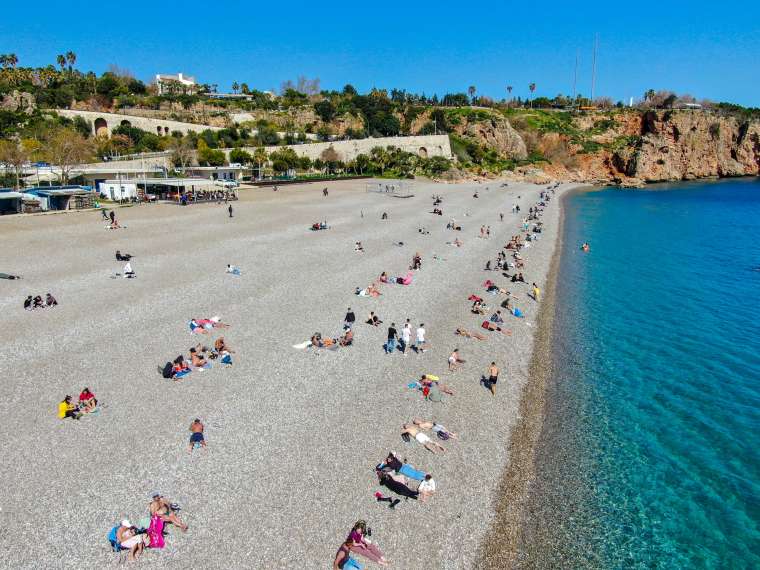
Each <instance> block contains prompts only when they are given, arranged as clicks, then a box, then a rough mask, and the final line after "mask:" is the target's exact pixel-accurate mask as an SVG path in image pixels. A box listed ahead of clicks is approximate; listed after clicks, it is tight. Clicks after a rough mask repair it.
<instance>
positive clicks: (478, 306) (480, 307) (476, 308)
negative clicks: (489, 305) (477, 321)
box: [470, 301, 486, 315]
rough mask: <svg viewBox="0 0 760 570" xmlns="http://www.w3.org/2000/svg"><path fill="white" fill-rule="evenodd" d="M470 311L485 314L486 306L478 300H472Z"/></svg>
mask: <svg viewBox="0 0 760 570" xmlns="http://www.w3.org/2000/svg"><path fill="white" fill-rule="evenodd" d="M470 312H471V313H472V314H473V315H485V314H486V306H485V305H484V304H483V303H481V302H480V301H474V302H473V303H472V307H471V308H470Z"/></svg>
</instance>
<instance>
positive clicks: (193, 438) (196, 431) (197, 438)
mask: <svg viewBox="0 0 760 570" xmlns="http://www.w3.org/2000/svg"><path fill="white" fill-rule="evenodd" d="M203 429H204V426H203V422H202V421H201V420H200V419H199V418H195V419H194V420H193V423H191V424H190V432H191V434H190V446H189V447H188V450H187V452H188V453H192V452H193V448H194V447H195V446H196V445H200V446H201V447H203V448H204V449H205V448H206V440H205V438H204V437H203Z"/></svg>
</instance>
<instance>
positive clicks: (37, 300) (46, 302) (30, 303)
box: [24, 293, 58, 311]
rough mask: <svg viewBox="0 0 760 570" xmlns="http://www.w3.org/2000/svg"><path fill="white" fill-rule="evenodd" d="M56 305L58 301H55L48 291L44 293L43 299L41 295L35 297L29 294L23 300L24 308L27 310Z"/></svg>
mask: <svg viewBox="0 0 760 570" xmlns="http://www.w3.org/2000/svg"><path fill="white" fill-rule="evenodd" d="M57 305H58V301H56V299H55V297H53V296H52V295H51V294H50V293H48V294H47V295H45V299H43V298H42V296H41V295H37V296H35V297H32V296H31V295H29V296H28V297H27V298H26V300H25V301H24V309H25V310H27V311H33V310H34V309H52V308H53V307H55V306H57Z"/></svg>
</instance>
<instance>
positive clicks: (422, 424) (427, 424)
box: [412, 418, 459, 439]
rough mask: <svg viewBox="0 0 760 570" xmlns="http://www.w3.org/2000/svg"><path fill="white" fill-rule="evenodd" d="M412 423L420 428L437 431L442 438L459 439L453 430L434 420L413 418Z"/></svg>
mask: <svg viewBox="0 0 760 570" xmlns="http://www.w3.org/2000/svg"><path fill="white" fill-rule="evenodd" d="M412 423H413V424H414V425H416V426H417V427H419V428H420V429H425V430H431V431H433V432H435V433H437V434H438V435H439V437H442V438H443V439H459V436H458V435H457V434H455V433H454V432H453V431H451V430H448V429H446V428H445V427H444V426H442V425H441V424H438V423H436V422H433V421H427V420H421V419H420V418H414V419H413V420H412Z"/></svg>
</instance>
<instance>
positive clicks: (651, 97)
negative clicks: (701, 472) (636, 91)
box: [644, 89, 655, 101]
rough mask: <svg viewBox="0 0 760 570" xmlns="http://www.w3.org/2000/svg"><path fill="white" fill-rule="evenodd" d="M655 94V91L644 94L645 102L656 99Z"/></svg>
mask: <svg viewBox="0 0 760 570" xmlns="http://www.w3.org/2000/svg"><path fill="white" fill-rule="evenodd" d="M654 96H655V92H654V89H647V91H646V92H645V93H644V101H651V100H652V99H654Z"/></svg>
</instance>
